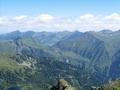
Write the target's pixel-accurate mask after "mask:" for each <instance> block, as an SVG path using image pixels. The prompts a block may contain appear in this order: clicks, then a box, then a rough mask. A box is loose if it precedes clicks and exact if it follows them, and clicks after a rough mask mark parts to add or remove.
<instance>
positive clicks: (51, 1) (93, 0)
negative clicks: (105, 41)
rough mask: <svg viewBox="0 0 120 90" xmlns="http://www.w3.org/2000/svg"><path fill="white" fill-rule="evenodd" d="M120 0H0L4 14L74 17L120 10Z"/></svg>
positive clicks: (0, 9)
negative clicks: (47, 14)
mask: <svg viewBox="0 0 120 90" xmlns="http://www.w3.org/2000/svg"><path fill="white" fill-rule="evenodd" d="M119 5H120V0H0V14H1V15H2V16H15V15H21V14H25V15H36V14H40V13H49V14H52V15H59V16H63V17H68V16H71V17H74V16H78V15H81V14H84V13H93V14H111V13H113V12H120V6H119Z"/></svg>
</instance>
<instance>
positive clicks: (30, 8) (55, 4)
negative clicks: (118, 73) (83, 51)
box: [0, 0, 120, 33]
mask: <svg viewBox="0 0 120 90" xmlns="http://www.w3.org/2000/svg"><path fill="white" fill-rule="evenodd" d="M119 26H120V0H0V32H3V33H4V32H10V31H13V30H16V29H17V30H18V29H20V30H21V31H26V30H36V31H63V30H70V31H74V30H76V29H77V30H79V31H90V30H96V31H98V30H101V29H113V30H117V29H120V27H119Z"/></svg>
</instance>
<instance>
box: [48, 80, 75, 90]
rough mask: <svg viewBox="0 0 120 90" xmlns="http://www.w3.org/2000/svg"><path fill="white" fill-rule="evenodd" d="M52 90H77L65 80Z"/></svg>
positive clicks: (60, 81) (59, 81)
mask: <svg viewBox="0 0 120 90" xmlns="http://www.w3.org/2000/svg"><path fill="white" fill-rule="evenodd" d="M50 90H76V89H75V87H72V86H71V85H70V84H69V83H68V82H67V81H65V80H64V79H59V80H58V82H57V85H55V86H52V87H51V89H50Z"/></svg>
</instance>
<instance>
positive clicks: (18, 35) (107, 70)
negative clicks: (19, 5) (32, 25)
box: [0, 30, 120, 90]
mask: <svg viewBox="0 0 120 90" xmlns="http://www.w3.org/2000/svg"><path fill="white" fill-rule="evenodd" d="M119 77H120V31H115V32H113V31H110V30H102V31H99V32H94V31H90V32H84V33H83V32H79V31H75V32H68V31H63V32H33V31H28V32H20V31H14V32H11V33H7V34H2V35H0V90H6V89H7V88H8V87H12V86H20V87H22V88H23V90H49V88H50V87H51V86H52V85H53V84H54V82H56V81H57V79H59V78H64V79H66V80H68V81H69V82H70V84H71V85H72V86H74V87H76V89H77V90H79V89H81V90H88V89H90V88H91V86H100V85H104V84H106V83H108V82H109V81H111V80H115V79H117V78H119Z"/></svg>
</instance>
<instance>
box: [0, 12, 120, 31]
mask: <svg viewBox="0 0 120 90" xmlns="http://www.w3.org/2000/svg"><path fill="white" fill-rule="evenodd" d="M3 29H5V30H16V29H23V31H24V30H28V29H36V30H38V31H39V30H45V31H54V30H58V31H61V30H70V31H73V30H80V31H89V30H96V31H98V30H101V29H112V30H118V29H120V14H118V13H113V14H110V15H93V14H84V15H81V16H78V17H74V18H70V17H59V16H52V15H49V14H40V15H37V16H26V15H20V16H15V17H3V16H0V30H3ZM6 32H7V31H6Z"/></svg>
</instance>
